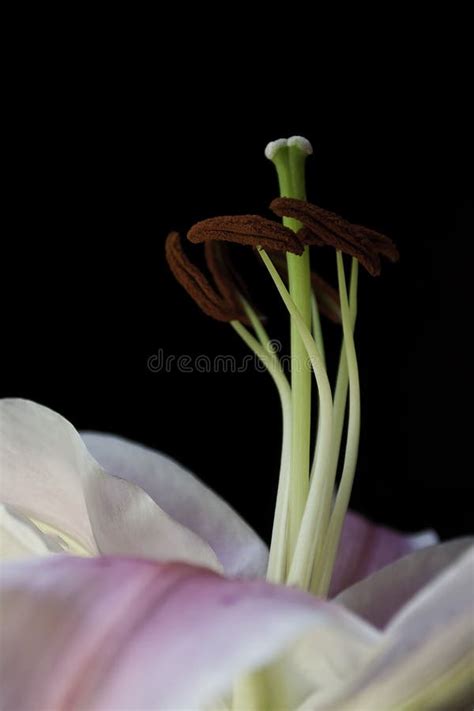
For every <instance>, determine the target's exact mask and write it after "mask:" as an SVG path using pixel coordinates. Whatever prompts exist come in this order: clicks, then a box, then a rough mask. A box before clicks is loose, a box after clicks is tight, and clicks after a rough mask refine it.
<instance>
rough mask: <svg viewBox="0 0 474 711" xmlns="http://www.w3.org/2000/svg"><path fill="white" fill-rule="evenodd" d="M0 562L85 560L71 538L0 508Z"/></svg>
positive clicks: (15, 510)
mask: <svg viewBox="0 0 474 711" xmlns="http://www.w3.org/2000/svg"><path fill="white" fill-rule="evenodd" d="M0 543H1V548H0V560H5V559H17V558H24V557H30V556H46V555H52V554H54V553H69V554H70V555H79V556H85V557H89V556H92V555H93V553H92V552H90V551H88V550H87V549H86V548H84V546H83V545H82V544H81V543H79V541H77V540H76V539H74V538H73V537H72V536H70V535H68V534H67V533H66V532H65V531H62V530H59V529H58V528H56V527H55V526H52V525H50V524H48V523H45V522H44V521H40V520H39V519H36V518H35V517H33V516H30V515H28V514H26V513H24V512H22V511H21V510H20V509H18V508H17V507H14V506H4V505H0Z"/></svg>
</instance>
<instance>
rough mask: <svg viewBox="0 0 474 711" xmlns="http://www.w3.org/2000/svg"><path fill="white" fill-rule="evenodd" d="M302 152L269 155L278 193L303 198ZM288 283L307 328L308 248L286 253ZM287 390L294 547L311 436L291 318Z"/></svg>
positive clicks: (305, 381) (293, 224)
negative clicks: (289, 398)
mask: <svg viewBox="0 0 474 711" xmlns="http://www.w3.org/2000/svg"><path fill="white" fill-rule="evenodd" d="M305 159H306V154H305V153H304V152H303V151H302V150H301V149H300V148H299V147H298V146H296V145H295V146H283V147H281V148H280V149H279V150H278V151H277V152H276V154H275V155H274V156H273V159H272V160H273V162H274V164H275V166H276V169H277V173H278V180H279V184H280V195H282V196H284V197H292V198H297V199H299V200H305V199H306V191H305V177H304V166H305ZM283 224H284V225H285V226H287V227H290V228H291V229H292V230H294V231H295V232H297V231H298V230H299V229H300V228H301V227H302V225H301V223H300V222H298V221H297V220H294V219H291V218H284V219H283ZM287 261H288V283H289V290H290V294H291V298H292V300H293V302H294V304H295V305H296V308H297V309H298V312H299V314H300V318H301V319H302V321H303V323H304V325H305V326H306V327H307V328H310V327H311V271H310V263H309V250H308V248H305V250H304V253H303V254H302V255H301V256H298V255H296V254H290V253H288V255H287ZM291 364H292V368H291V390H292V393H293V405H292V408H293V428H292V446H291V478H290V497H291V510H290V520H289V546H290V551H291V552H292V551H293V550H294V547H295V545H296V539H297V536H298V532H299V529H300V524H301V519H302V517H303V512H304V508H305V504H306V499H307V496H308V485H309V456H310V437H311V370H310V368H309V367H308V366H307V353H306V348H305V345H304V343H303V340H302V338H301V335H300V330H299V328H298V327H297V325H296V323H295V320H294V318H293V317H292V318H291Z"/></svg>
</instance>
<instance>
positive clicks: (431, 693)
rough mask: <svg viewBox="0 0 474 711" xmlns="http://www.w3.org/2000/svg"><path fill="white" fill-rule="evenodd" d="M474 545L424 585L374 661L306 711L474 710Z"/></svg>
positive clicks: (309, 702) (394, 624)
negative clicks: (372, 710) (371, 710)
mask: <svg viewBox="0 0 474 711" xmlns="http://www.w3.org/2000/svg"><path fill="white" fill-rule="evenodd" d="M473 590H474V546H471V547H470V549H469V550H468V551H467V552H465V553H464V554H463V555H461V557H460V558H458V559H457V561H456V562H455V563H453V565H451V566H450V567H448V568H447V569H446V570H444V571H443V572H442V573H441V574H440V575H438V576H437V577H436V578H435V579H434V580H433V581H432V582H431V583H430V584H428V585H427V586H425V587H424V588H423V589H422V590H421V591H420V592H419V593H418V594H417V595H415V596H414V597H413V599H412V600H410V602H409V603H408V604H407V605H405V606H404V607H403V608H402V609H401V610H400V612H399V613H398V614H397V615H396V616H395V617H394V618H393V619H392V621H391V623H390V624H389V625H388V627H387V629H386V631H385V633H384V636H383V641H382V643H381V645H380V647H379V649H378V650H377V652H376V653H375V654H374V657H373V659H372V661H371V662H370V663H369V664H367V665H366V666H365V667H364V668H363V670H362V671H361V672H360V673H359V674H356V675H355V677H354V678H353V679H352V680H350V681H348V682H347V683H345V684H342V685H341V686H340V687H339V689H338V690H336V691H334V690H331V691H330V692H329V694H324V693H323V694H319V695H315V696H313V697H312V698H310V699H308V700H307V701H306V702H305V704H304V705H303V706H302V707H301V711H314V709H324V710H325V711H350V710H352V711H354V710H356V709H377V711H387V710H388V709H394V708H396V709H407V710H408V709H431V710H433V711H435V710H437V711H447V710H448V709H452V710H453V711H454V709H464V708H466V709H468V708H472V703H473V702H474V683H473V675H472V670H473V666H474V653H473V648H474V598H473Z"/></svg>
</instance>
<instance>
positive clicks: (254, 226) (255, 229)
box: [187, 215, 304, 254]
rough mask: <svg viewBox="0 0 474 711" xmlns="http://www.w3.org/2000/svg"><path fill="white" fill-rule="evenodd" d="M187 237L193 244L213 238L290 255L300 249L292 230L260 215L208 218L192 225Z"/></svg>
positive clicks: (300, 250)
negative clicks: (289, 253)
mask: <svg viewBox="0 0 474 711" xmlns="http://www.w3.org/2000/svg"><path fill="white" fill-rule="evenodd" d="M187 237H188V239H189V240H190V241H191V242H194V243H199V242H208V241H209V240H217V241H219V242H233V243H235V244H243V245H249V246H251V247H263V248H265V249H270V250H275V251H278V252H292V253H293V254H302V253H303V249H304V248H303V245H302V244H301V242H300V240H299V239H298V238H297V236H296V235H295V233H294V232H293V231H292V230H290V229H289V228H288V227H284V226H283V225H281V224H280V223H278V222H275V221H274V220H267V219H266V218H265V217H261V216H260V215H230V216H223V217H210V218H209V219H207V220H201V222H197V223H196V224H195V225H193V227H191V229H190V230H189V232H188V235H187Z"/></svg>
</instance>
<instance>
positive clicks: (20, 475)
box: [0, 400, 221, 570]
mask: <svg viewBox="0 0 474 711" xmlns="http://www.w3.org/2000/svg"><path fill="white" fill-rule="evenodd" d="M0 425H1V435H2V436H1V438H0V440H1V441H0V458H1V463H2V466H1V485H0V502H1V503H3V504H5V505H7V506H8V507H10V509H11V510H12V511H13V512H14V513H15V514H17V515H18V516H19V517H21V516H22V515H23V516H25V515H26V516H27V517H30V518H33V519H34V520H36V521H38V522H42V523H43V524H48V525H50V526H53V527H54V528H55V529H56V530H57V532H58V536H59V537H60V536H61V532H63V533H64V534H67V536H69V537H70V538H71V539H73V540H74V541H75V542H77V543H78V544H79V546H81V547H82V548H83V549H84V552H85V553H86V554H89V555H96V554H98V553H121V554H125V555H142V556H145V557H149V558H154V559H156V560H180V561H186V562H189V563H195V564H198V565H205V566H207V567H210V568H213V569H215V570H221V566H220V564H219V562H218V560H217V557H216V555H215V553H214V552H213V551H212V549H211V548H210V547H209V546H208V544H207V543H206V542H205V541H203V540H202V539H201V538H199V537H198V536H196V534H195V533H193V532H192V531H190V530H189V529H188V528H185V527H184V526H182V525H181V524H179V523H178V522H176V521H173V519H172V518H171V517H170V516H168V514H166V513H165V512H164V511H163V510H162V509H160V507H159V506H158V505H157V504H156V503H155V502H154V501H153V500H152V499H151V498H150V496H149V495H148V494H147V493H145V492H144V491H143V490H142V489H140V488H139V487H137V486H135V485H134V484H132V483H130V482H127V481H125V480H123V479H119V478H117V477H113V476H110V475H108V474H107V473H106V472H104V470H103V469H102V467H100V466H99V464H98V463H97V462H96V461H95V459H93V457H92V456H91V455H90V454H89V452H88V451H87V449H86V447H85V445H84V443H83V441H82V439H81V437H80V436H79V434H78V433H77V432H76V430H75V429H74V427H73V426H72V425H71V424H70V423H69V422H68V421H67V420H65V419H64V418H63V417H61V416H60V415H58V414H57V413H55V412H53V411H52V410H49V409H48V408H46V407H42V406H41V405H37V404H36V403H33V402H29V401H27V400H2V401H1V402H0ZM38 525H39V524H38ZM63 540H64V548H65V549H67V550H69V547H68V545H67V539H66V538H64V539H63ZM72 550H73V551H74V550H75V548H74V547H73V548H72Z"/></svg>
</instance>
